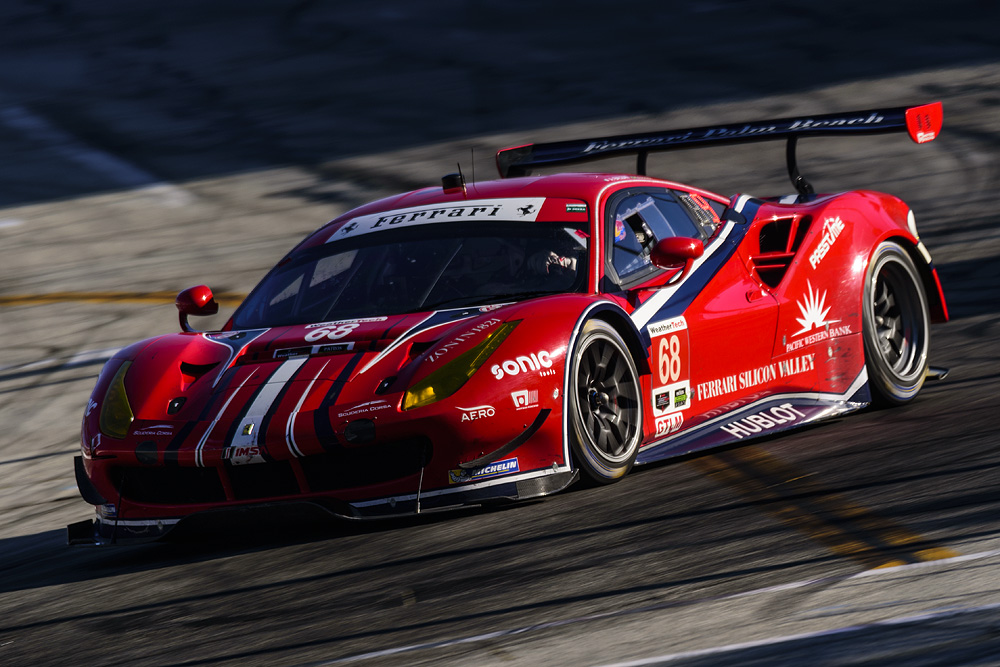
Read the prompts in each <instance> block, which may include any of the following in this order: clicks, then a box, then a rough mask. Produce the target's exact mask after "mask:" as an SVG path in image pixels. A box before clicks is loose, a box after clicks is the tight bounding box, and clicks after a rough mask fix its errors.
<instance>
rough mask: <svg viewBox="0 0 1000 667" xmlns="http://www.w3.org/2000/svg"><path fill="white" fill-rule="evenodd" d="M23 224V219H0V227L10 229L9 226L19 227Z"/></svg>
mask: <svg viewBox="0 0 1000 667" xmlns="http://www.w3.org/2000/svg"><path fill="white" fill-rule="evenodd" d="M23 224H24V220H18V219H17V218H4V219H3V220H0V229H10V228H11V227H20V226H21V225H23Z"/></svg>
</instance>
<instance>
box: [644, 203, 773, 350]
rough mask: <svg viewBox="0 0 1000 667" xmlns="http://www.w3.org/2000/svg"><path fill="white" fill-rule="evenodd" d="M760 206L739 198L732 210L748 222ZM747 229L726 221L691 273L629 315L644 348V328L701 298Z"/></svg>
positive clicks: (739, 223) (679, 312)
mask: <svg viewBox="0 0 1000 667" xmlns="http://www.w3.org/2000/svg"><path fill="white" fill-rule="evenodd" d="M762 204H763V202H762V201H760V200H758V199H753V198H752V197H750V196H749V195H742V196H741V197H739V199H737V200H736V204H735V205H734V206H733V208H732V210H733V211H735V212H736V213H738V214H740V216H743V217H744V218H746V220H747V221H750V220H752V219H753V218H754V216H756V214H757V210H758V209H760V207H761V205H762ZM749 229H750V225H749V223H748V222H747V223H742V222H734V221H733V220H727V221H726V223H725V226H724V227H723V228H722V231H721V232H719V238H717V239H716V240H715V242H714V243H713V244H712V245H713V246H714V248H713V249H712V251H711V253H709V254H707V255H702V256H701V257H699V258H698V259H696V260H695V261H694V262H693V264H692V266H691V270H690V271H688V273H687V275H685V276H684V277H683V278H681V280H680V281H679V282H678V283H677V284H675V285H671V286H669V287H664V288H662V289H659V290H657V291H656V292H655V293H654V294H653V296H651V297H649V298H648V299H646V301H645V302H644V303H643V304H642V305H641V306H639V307H638V308H636V309H635V310H634V311H633V312H632V315H631V316H630V317H631V318H632V321H633V322H634V323H635V325H636V327H637V328H638V329H639V331H640V332H641V334H642V336H643V341H644V343H645V344H646V345H647V346H648V345H649V340H648V336H649V334H648V332H647V331H646V325H647V324H649V323H650V322H653V321H658V320H663V319H667V318H670V317H676V316H677V315H682V314H683V313H684V311H685V310H686V309H687V307H688V306H690V305H691V302H692V301H694V299H695V297H697V296H698V295H699V294H701V292H702V290H703V289H704V288H705V286H706V285H707V284H708V282H709V281H710V280H711V279H712V277H713V276H715V274H716V273H718V272H719V270H720V269H722V267H723V266H724V265H725V264H726V262H728V261H729V259H730V258H731V257H732V256H733V255H734V254H735V253H736V250H737V248H738V247H739V245H740V243H741V242H742V241H743V237H744V236H745V235H746V233H747V231H748V230H749Z"/></svg>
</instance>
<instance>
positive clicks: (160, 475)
mask: <svg viewBox="0 0 1000 667" xmlns="http://www.w3.org/2000/svg"><path fill="white" fill-rule="evenodd" d="M109 475H110V477H111V480H112V481H113V482H114V485H115V488H117V489H120V490H121V495H122V498H126V499H128V500H131V501H134V502H137V503H146V504H154V505H193V504H197V503H217V502H222V501H224V500H225V499H226V492H225V490H224V489H223V487H222V481H221V480H220V479H219V473H218V471H217V470H216V469H215V468H187V467H179V466H171V467H163V468H130V467H125V466H117V467H113V468H111V469H110V470H109Z"/></svg>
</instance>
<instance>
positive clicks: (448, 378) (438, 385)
mask: <svg viewBox="0 0 1000 667" xmlns="http://www.w3.org/2000/svg"><path fill="white" fill-rule="evenodd" d="M520 323H521V320H514V321H513V322H504V323H503V324H501V325H500V326H499V327H497V329H496V331H494V332H493V333H491V334H490V335H489V336H487V337H486V338H484V339H483V340H482V342H481V343H479V344H478V345H476V346H475V347H473V348H472V349H470V350H466V351H465V352H463V353H462V354H460V355H458V356H457V357H455V358H454V359H453V360H451V361H450V362H448V363H447V364H445V365H444V366H442V367H441V368H439V369H437V370H435V371H433V372H432V373H431V374H430V375H428V376H427V377H425V378H424V379H423V380H421V381H420V382H417V383H416V384H414V385H413V386H412V387H410V388H409V389H408V390H407V391H406V394H405V395H404V396H403V409H404V410H410V409H412V408H421V407H423V406H425V405H430V404H431V403H434V402H435V401H440V400H441V399H442V398H447V397H449V396H451V395H452V394H454V393H455V392H456V391H458V390H459V389H461V388H462V385H464V384H465V383H466V381H467V380H468V379H469V378H471V377H472V376H473V375H474V374H475V373H476V371H478V370H479V367H480V366H482V365H483V364H484V363H486V360H487V359H488V358H489V356H490V355H491V354H493V351H494V350H496V349H497V348H498V347H500V344H501V343H503V341H504V339H505V338H507V336H509V335H510V332H511V331H513V330H514V327H516V326H517V325H518V324H520Z"/></svg>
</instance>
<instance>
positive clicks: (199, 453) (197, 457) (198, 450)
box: [194, 373, 253, 466]
mask: <svg viewBox="0 0 1000 667" xmlns="http://www.w3.org/2000/svg"><path fill="white" fill-rule="evenodd" d="M251 377H253V373H249V374H247V376H246V377H245V378H243V381H242V382H240V386H238V387H237V388H236V389H234V390H233V393H232V394H230V396H229V398H227V399H226V402H225V403H223V404H222V407H221V408H219V411H218V412H217V413H216V415H215V419H213V420H212V423H211V424H209V425H208V428H206V429H205V432H204V433H203V434H202V436H201V440H199V441H198V445H197V446H196V447H195V452H194V462H195V465H197V466H204V465H205V459H204V454H203V449H204V447H205V442H206V441H207V440H208V436H209V435H211V434H212V430H213V429H214V428H215V425H216V424H218V423H219V421H220V420H221V419H222V416H223V415H224V414H226V408H228V407H229V404H230V403H232V401H233V399H234V398H236V395H237V394H239V393H240V391H241V390H242V389H243V386H244V385H245V384H246V383H247V380H249V379H250V378H251Z"/></svg>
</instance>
